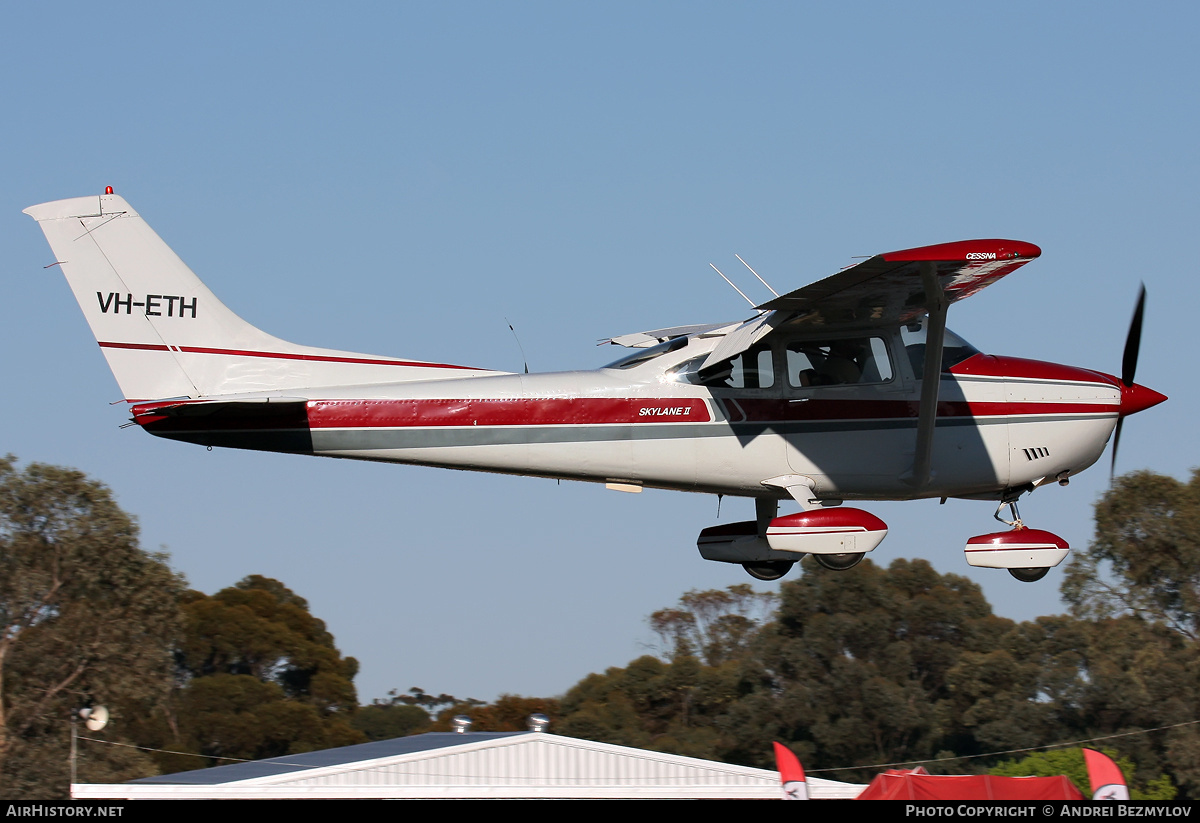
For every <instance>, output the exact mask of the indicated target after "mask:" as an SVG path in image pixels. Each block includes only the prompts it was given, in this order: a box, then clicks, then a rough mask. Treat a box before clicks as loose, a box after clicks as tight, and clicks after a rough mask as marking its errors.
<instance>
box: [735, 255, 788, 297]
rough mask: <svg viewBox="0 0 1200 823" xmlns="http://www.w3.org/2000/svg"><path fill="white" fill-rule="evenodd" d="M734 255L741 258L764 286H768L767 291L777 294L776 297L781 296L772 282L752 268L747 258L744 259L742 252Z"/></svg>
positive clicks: (743, 263) (744, 264)
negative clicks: (772, 285)
mask: <svg viewBox="0 0 1200 823" xmlns="http://www.w3.org/2000/svg"><path fill="white" fill-rule="evenodd" d="M734 257H736V258H737V259H738V260H741V263H742V265H743V266H745V267H746V268H748V269H750V273H751V274H753V275H754V276H755V277H757V278H758V282H759V283H762V284H763V285H764V286H766V287H767V291H769V292H771V294H773V295H775V296H776V297H778V296H779V292H777V291H775V289H773V288H771V284H770V283H768V282H767V281H766V280H763V279H762V275H760V274H759V273H758V272H756V271H755V270H754V269H751V268H750V264H749V263H747V262H746V261H745V260H742V256H741V255H740V254H735V255H734Z"/></svg>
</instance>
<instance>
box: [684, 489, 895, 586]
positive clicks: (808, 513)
mask: <svg viewBox="0 0 1200 823" xmlns="http://www.w3.org/2000/svg"><path fill="white" fill-rule="evenodd" d="M755 503H756V505H755V508H756V514H757V518H756V519H755V520H746V521H743V522H741V523H728V524H726V525H722V526H712V527H711V528H707V529H705V530H704V531H702V532H701V533H700V538H699V539H698V540H697V541H696V546H697V548H699V549H700V555H701V556H702V557H704V558H705V559H706V560H718V561H721V562H724V563H737V564H739V565H740V566H741V567H742V568H743V569H745V570H746V573H747V574H749V575H750V576H751V577H753V578H754V579H756V580H778V579H779V578H781V577H783V576H784V575H785V574H787V573H788V572H789V571H791V568H792V566H794V565H795V564H796V561H798V560H799V559H800V558H802V557H803V556H804V555H806V554H811V555H812V556H813V558H814V559H815V560H816V561H817V563H819V564H820V565H821V566H822V567H824V568H826V569H832V570H833V571H844V570H846V569H851V568H853V567H855V566H857V565H858V564H859V563H861V562H862V559H863V557H865V556H866V553H867V552H869V551H871V550H872V549H874V548H875V547H876V546H878V545H879V543H880V541H881V540H883V538H884V537H885V536H886V535H887V524H886V523H884V522H883V521H882V520H880V519H879V518H878V517H876V516H875V515H873V514H871V513H870V512H865V511H863V510H861V509H854V508H851V507H849V506H830V507H820V506H818V505H816V501H811V503H812V505H810V507H809V508H807V509H805V510H804V511H801V512H798V513H796V514H788V515H784V516H783V517H780V516H778V514H779V502H778V501H777V500H775V499H774V498H759V499H757V500H756V501H755Z"/></svg>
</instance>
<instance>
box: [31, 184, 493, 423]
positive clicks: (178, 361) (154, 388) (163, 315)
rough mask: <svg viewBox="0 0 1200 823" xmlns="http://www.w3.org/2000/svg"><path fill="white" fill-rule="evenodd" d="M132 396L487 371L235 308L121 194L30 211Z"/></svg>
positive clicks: (191, 394) (441, 376)
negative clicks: (271, 327) (289, 337)
mask: <svg viewBox="0 0 1200 823" xmlns="http://www.w3.org/2000/svg"><path fill="white" fill-rule="evenodd" d="M25 214H28V215H29V216H30V217H32V218H33V219H34V220H36V221H38V224H39V225H40V226H41V228H42V231H43V232H45V234H46V239H47V240H48V241H49V242H50V247H51V249H53V251H54V254H55V260H56V261H57V263H56V265H58V266H60V267H61V268H62V271H63V274H64V275H66V278H67V282H68V283H69V284H70V286H71V290H72V291H73V292H74V293H75V299H76V300H77V301H78V302H79V306H80V308H81V309H83V314H84V316H85V317H86V318H87V321H88V325H89V326H91V329H92V332H93V334H95V336H96V342H97V343H99V344H100V348H101V349H102V350H103V351H104V356H105V357H106V358H107V359H108V365H109V367H110V368H111V369H112V372H113V375H114V376H115V377H116V378H117V382H118V383H119V384H120V386H121V391H122V392H123V393H124V395H125V398H126V399H128V400H146V399H156V398H166V397H204V396H210V395H217V394H232V393H243V392H261V391H275V390H281V389H290V390H297V389H304V388H311V387H318V386H335V385H351V384H361V383H393V382H405V381H410V380H434V379H444V378H448V377H470V376H473V375H477V374H488V373H491V372H487V371H485V370H478V369H466V368H463V367H458V366H449V365H445V364H437V363H423V362H418V361H411V360H400V359H397V358H388V357H375V356H371V355H362V354H356V353H353V352H342V351H334V350H331V349H318V348H312V347H309V346H299V345H296V344H294V343H289V342H287V341H285V340H280V339H279V338H277V337H273V336H271V335H269V334H267V333H266V332H263V331H261V330H260V329H258V328H256V327H254V326H252V325H251V324H249V323H247V322H246V321H245V320H243V319H242V318H240V317H238V316H237V315H236V314H234V313H233V312H232V311H230V310H229V308H227V307H226V306H225V305H224V304H223V303H222V302H221V301H220V300H218V299H217V298H216V296H215V295H214V294H213V293H212V292H211V291H209V290H208V287H207V286H205V285H204V284H203V283H202V282H201V281H200V279H199V278H198V277H196V275H195V274H194V273H193V272H192V270H191V269H189V268H188V267H187V265H186V264H185V263H184V262H183V261H182V260H180V259H179V257H178V256H177V255H176V254H175V252H173V251H172V250H171V249H170V247H169V246H167V244H166V243H164V242H163V241H162V239H161V238H159V236H158V235H157V234H155V233H154V230H153V229H151V228H150V226H149V225H147V223H146V221H145V220H143V219H142V218H141V216H140V215H138V213H137V212H136V211H134V210H133V209H132V208H131V207H130V206H129V204H128V203H126V202H125V200H124V199H122V198H121V197H118V196H117V195H115V194H104V195H100V196H97V197H78V198H74V199H71V200H58V201H55V202H53V203H43V204H41V205H39V206H31V207H29V208H28V209H25Z"/></svg>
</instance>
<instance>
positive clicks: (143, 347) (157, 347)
mask: <svg viewBox="0 0 1200 823" xmlns="http://www.w3.org/2000/svg"><path fill="white" fill-rule="evenodd" d="M100 348H102V349H135V350H138V351H181V352H184V353H186V354H224V355H232V356H234V357H267V358H271V359H275V360H313V361H317V362H321V363H357V364H360V365H367V366H410V367H411V366H416V367H419V368H426V369H468V370H470V371H488V369H475V368H473V367H471V366H454V365H451V364H449V363H422V362H420V361H416V360H377V359H374V358H370V357H334V356H332V355H327V354H289V353H286V352H268V351H248V350H244V349H210V348H207V347H204V346H176V347H174V349H172V348H170V347H168V346H164V345H162V344H161V343H109V342H104V341H101V342H100Z"/></svg>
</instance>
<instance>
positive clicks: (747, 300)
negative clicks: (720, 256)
mask: <svg viewBox="0 0 1200 823" xmlns="http://www.w3.org/2000/svg"><path fill="white" fill-rule="evenodd" d="M708 265H710V266H712V270H713V271H715V272H716V273H717V274H719V275H721V279H722V280H724V281H725V282H726V283H728V284H729V285H730V286H733V290H734V291H735V292H737V293H738V294H740V295H741V296H742V299H743V300H745V301H746V302H747V303H749V304H750V305H751V306H753V307H754V308H756V309H757V308H758V306H757V305H755V303H754V301H753V300H751V299H750V298H749V297H747V296H746V293H745V292H744V291H742V290H741V289H739V288H738V287H737V286H734V285H733V281H732V280H730V279H729V278H728V277H726V276H725V274H724V272H722V271H721V270H720V269H718V268H717V267H716V266H713V264H712V263H709V264H708ZM768 288H770V287H769V286H768Z"/></svg>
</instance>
